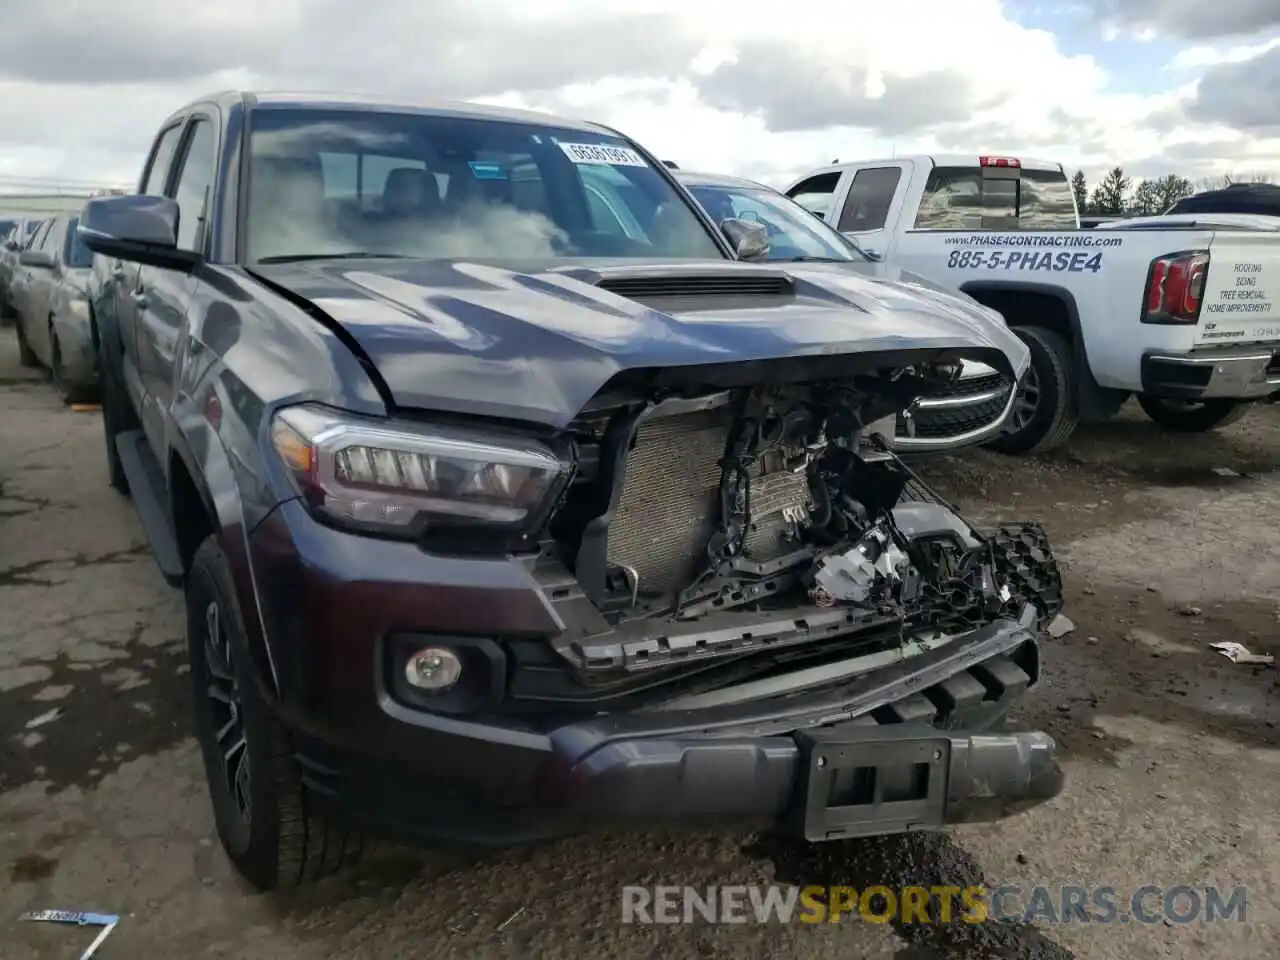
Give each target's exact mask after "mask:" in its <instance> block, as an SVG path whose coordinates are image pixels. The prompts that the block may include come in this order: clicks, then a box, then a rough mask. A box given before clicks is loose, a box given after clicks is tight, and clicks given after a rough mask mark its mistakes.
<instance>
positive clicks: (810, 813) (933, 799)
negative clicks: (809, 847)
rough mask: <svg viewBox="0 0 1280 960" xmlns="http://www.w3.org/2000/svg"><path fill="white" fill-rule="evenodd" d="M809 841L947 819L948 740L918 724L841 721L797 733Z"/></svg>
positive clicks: (927, 826) (929, 825) (930, 826)
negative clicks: (835, 725) (891, 724)
mask: <svg viewBox="0 0 1280 960" xmlns="http://www.w3.org/2000/svg"><path fill="white" fill-rule="evenodd" d="M796 741H797V743H799V745H800V748H801V757H802V759H803V760H804V761H805V765H804V773H803V774H802V777H801V784H800V789H801V793H800V797H801V809H800V813H801V823H800V827H801V830H802V832H803V834H804V838H805V839H806V840H809V841H815V842H816V841H824V840H841V839H846V838H850V837H868V836H879V835H882V834H887V833H906V832H909V831H912V830H936V829H939V828H940V827H941V826H942V825H943V823H944V822H945V819H946V808H947V786H948V781H949V779H950V776H949V775H950V769H951V740H950V738H949V737H946V736H939V735H938V732H937V731H936V730H935V729H934V728H932V727H927V726H925V727H922V726H917V725H914V724H913V725H905V724H904V725H901V726H897V725H895V726H894V727H887V728H886V727H885V726H880V725H876V726H870V725H865V726H864V725H856V726H839V727H831V728H823V729H819V730H809V731H803V732H801V733H798V734H797V735H796Z"/></svg>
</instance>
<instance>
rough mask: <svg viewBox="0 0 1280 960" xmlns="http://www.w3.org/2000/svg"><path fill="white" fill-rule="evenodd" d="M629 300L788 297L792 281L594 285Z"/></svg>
mask: <svg viewBox="0 0 1280 960" xmlns="http://www.w3.org/2000/svg"><path fill="white" fill-rule="evenodd" d="M596 286H597V287H599V288H600V289H601V290H607V291H609V292H610V293H615V294H617V295H618V296H620V297H626V298H627V299H629V300H638V301H641V302H644V301H646V300H669V299H672V298H674V297H699V298H701V297H732V298H735V299H737V298H741V297H791V296H794V295H795V281H793V280H792V279H791V277H789V276H788V275H787V274H785V273H767V274H749V275H745V276H741V275H739V276H735V275H734V274H733V273H723V274H719V275H715V274H708V275H702V276H699V275H696V274H694V275H688V276H679V275H676V276H665V277H664V276H644V277H637V276H631V277H605V278H604V279H602V280H601V281H600V282H599V283H597V284H596Z"/></svg>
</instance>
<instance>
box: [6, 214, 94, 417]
mask: <svg viewBox="0 0 1280 960" xmlns="http://www.w3.org/2000/svg"><path fill="white" fill-rule="evenodd" d="M77 222H78V218H77V217H76V216H75V215H74V214H69V213H62V214H58V215H56V216H54V217H51V218H50V219H49V221H48V222H47V223H46V224H45V225H44V226H43V227H41V228H40V230H39V231H37V232H36V235H35V237H34V238H33V239H32V241H31V245H30V246H29V247H28V248H27V249H26V250H23V251H22V252H21V253H19V254H18V263H17V267H16V268H15V270H14V273H13V279H12V281H11V282H10V284H9V294H10V298H11V300H12V304H13V308H14V312H15V313H16V314H17V327H18V354H19V360H20V362H21V363H22V364H23V365H24V366H29V367H34V366H41V367H44V368H45V369H46V370H48V371H49V373H50V375H51V376H52V378H53V381H54V383H55V384H57V385H58V387H59V389H60V390H62V392H63V394H64V396H65V397H66V399H67V401H68V402H69V403H79V402H85V401H89V400H93V399H96V398H97V394H98V356H97V350H96V349H95V347H94V342H93V328H92V324H91V323H90V320H89V303H88V301H87V300H86V299H85V281H86V280H87V279H88V276H89V271H90V269H91V268H92V266H93V255H92V254H91V253H90V252H89V251H88V250H87V249H86V248H85V246H84V245H83V244H81V243H80V241H79V238H78V237H77V234H76V224H77Z"/></svg>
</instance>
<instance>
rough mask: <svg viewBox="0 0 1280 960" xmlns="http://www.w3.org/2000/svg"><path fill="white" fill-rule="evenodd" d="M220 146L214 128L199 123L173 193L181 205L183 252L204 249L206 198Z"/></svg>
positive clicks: (179, 238) (196, 124) (180, 233)
mask: <svg viewBox="0 0 1280 960" xmlns="http://www.w3.org/2000/svg"><path fill="white" fill-rule="evenodd" d="M217 146H218V145H217V142H216V139H215V137H214V130H213V124H212V123H210V122H209V121H208V120H203V119H201V120H196V122H195V124H194V125H193V126H192V127H191V136H190V138H189V139H188V145H187V152H186V156H185V157H184V158H183V161H182V172H181V173H180V174H179V175H178V186H177V189H176V190H175V191H174V200H176V201H177V203H178V247H179V248H180V249H182V250H197V249H199V248H200V246H201V245H202V241H203V231H202V230H201V227H202V226H203V223H204V214H205V198H206V196H207V194H208V192H209V188H210V187H211V186H212V185H213V171H214V167H215V166H216V165H217V161H218V158H217Z"/></svg>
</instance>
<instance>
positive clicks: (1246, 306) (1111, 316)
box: [785, 156, 1280, 453]
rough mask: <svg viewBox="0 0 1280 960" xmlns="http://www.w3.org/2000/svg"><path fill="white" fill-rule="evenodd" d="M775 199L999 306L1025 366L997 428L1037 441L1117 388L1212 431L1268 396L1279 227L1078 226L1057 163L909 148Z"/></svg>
mask: <svg viewBox="0 0 1280 960" xmlns="http://www.w3.org/2000/svg"><path fill="white" fill-rule="evenodd" d="M785 193H786V194H787V195H788V196H790V197H792V198H793V199H795V200H796V201H798V202H799V203H800V204H801V205H803V206H805V207H806V208H808V209H809V210H811V211H812V212H814V213H816V214H817V215H819V216H821V217H823V218H824V219H825V220H827V221H828V222H829V223H831V224H832V225H833V226H835V227H836V228H837V229H838V230H840V231H841V232H842V233H844V234H845V235H846V236H848V237H850V238H851V239H852V240H854V241H855V242H856V243H857V244H858V245H859V246H860V247H862V248H863V250H865V251H866V252H867V253H869V254H871V255H872V256H873V257H874V258H876V259H881V260H885V261H887V262H889V263H891V264H893V265H894V266H897V267H900V268H902V269H904V270H909V271H912V272H914V273H917V274H920V275H922V276H924V277H927V278H929V279H930V280H933V281H934V282H937V283H941V284H944V285H945V286H947V287H949V288H951V289H954V290H960V291H963V292H964V293H967V294H969V295H971V296H972V297H974V298H975V299H977V300H979V301H981V302H982V303H984V304H986V305H987V306H990V307H993V308H995V309H996V310H999V311H1000V313H1001V314H1003V315H1004V317H1005V320H1006V321H1007V322H1008V324H1009V326H1010V327H1012V328H1014V329H1015V330H1016V331H1017V333H1018V334H1019V335H1020V336H1021V337H1022V339H1023V340H1024V341H1026V343H1027V346H1028V347H1029V348H1030V351H1031V361H1032V362H1031V368H1030V370H1029V371H1028V373H1027V375H1026V377H1025V378H1024V380H1023V382H1022V384H1021V385H1020V387H1019V395H1018V399H1017V401H1016V402H1015V404H1014V408H1013V411H1012V413H1011V416H1010V418H1009V421H1008V423H1007V426H1006V432H1005V433H1004V434H1003V435H1001V436H1000V437H998V438H997V439H995V440H993V441H990V442H989V443H988V444H987V445H988V446H991V447H994V448H996V449H999V450H1003V451H1005V452H1006V453H1029V452H1033V451H1040V450H1047V449H1050V448H1052V447H1055V446H1058V445H1059V444H1061V443H1063V442H1065V441H1066V439H1067V438H1068V437H1069V436H1070V435H1071V432H1072V431H1073V430H1074V428H1075V426H1076V424H1077V423H1078V422H1079V421H1080V420H1081V419H1086V420H1100V419H1106V418H1107V417H1110V416H1112V415H1113V414H1115V413H1116V412H1117V411H1118V410H1119V409H1120V407H1121V405H1122V404H1123V403H1124V402H1125V400H1127V399H1128V398H1129V397H1130V396H1133V395H1136V396H1137V399H1138V402H1139V403H1140V404H1141V406H1142V409H1143V410H1145V411H1146V413H1147V415H1148V416H1150V417H1151V418H1152V419H1153V420H1155V421H1156V422H1157V423H1160V424H1162V425H1164V426H1166V427H1169V428H1172V429H1176V430H1183V431H1192V432H1197V431H1203V430H1211V429H1213V428H1215V427H1218V426H1221V425H1223V424H1226V423H1229V422H1231V421H1232V420H1234V419H1236V418H1237V417H1238V416H1239V415H1240V414H1241V413H1242V412H1243V411H1244V410H1245V409H1246V407H1247V404H1248V403H1250V402H1252V401H1257V400H1267V399H1273V398H1275V397H1277V396H1278V395H1280V232H1277V231H1275V230H1274V229H1264V228H1262V227H1261V225H1260V224H1259V223H1256V222H1252V221H1253V220H1256V219H1258V218H1248V217H1242V218H1231V217H1224V216H1216V217H1213V218H1203V217H1201V218H1199V219H1197V218H1196V217H1195V216H1169V217H1155V218H1142V219H1141V220H1136V221H1135V220H1126V221H1118V222H1115V223H1110V224H1104V225H1100V226H1099V227H1098V228H1097V229H1093V230H1082V229H1080V221H1079V217H1078V213H1077V210H1076V206H1075V197H1074V194H1073V193H1072V191H1071V185H1070V182H1069V181H1068V179H1067V175H1066V173H1065V171H1064V170H1063V168H1062V166H1061V164H1056V163H1048V162H1044V161H1036V160H1029V159H1021V160H1020V159H1018V158H1013V157H979V156H911V157H897V158H894V159H891V160H875V161H862V162H857V163H837V164H833V165H832V166H829V167H824V168H822V169H820V170H814V171H812V172H811V173H809V174H807V175H806V176H804V177H802V178H800V179H799V180H797V181H796V182H795V183H793V184H791V185H790V186H789V187H788V188H787V189H786V190H785Z"/></svg>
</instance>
